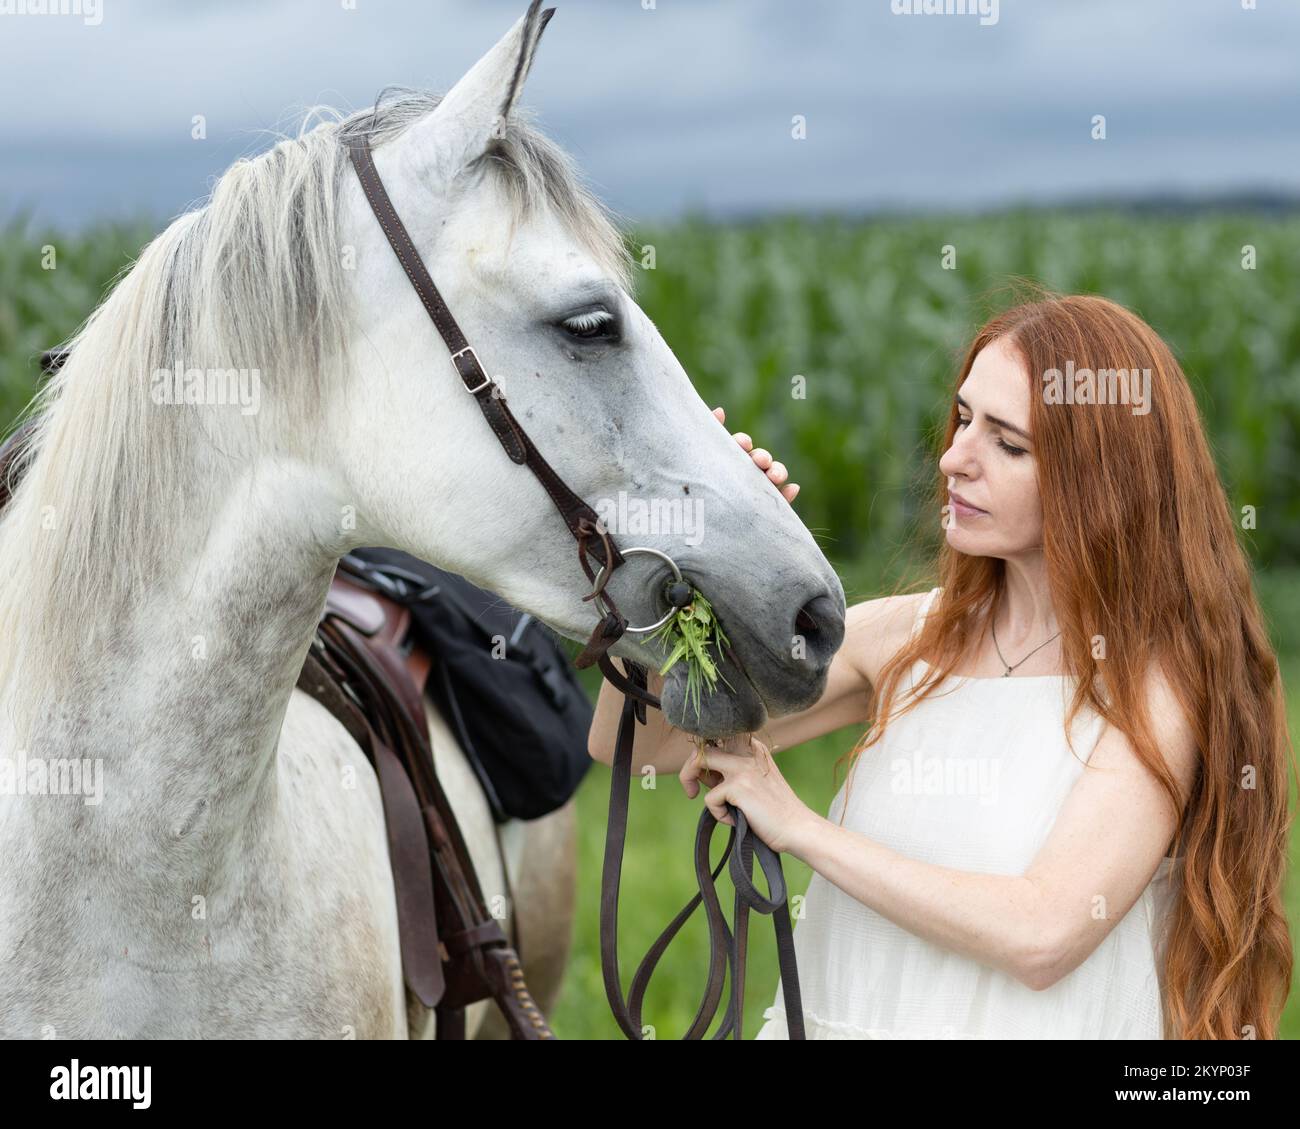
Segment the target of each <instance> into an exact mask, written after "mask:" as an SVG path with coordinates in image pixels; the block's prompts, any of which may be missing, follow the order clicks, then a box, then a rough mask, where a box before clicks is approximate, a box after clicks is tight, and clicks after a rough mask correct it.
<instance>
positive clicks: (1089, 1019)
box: [756, 588, 1175, 1039]
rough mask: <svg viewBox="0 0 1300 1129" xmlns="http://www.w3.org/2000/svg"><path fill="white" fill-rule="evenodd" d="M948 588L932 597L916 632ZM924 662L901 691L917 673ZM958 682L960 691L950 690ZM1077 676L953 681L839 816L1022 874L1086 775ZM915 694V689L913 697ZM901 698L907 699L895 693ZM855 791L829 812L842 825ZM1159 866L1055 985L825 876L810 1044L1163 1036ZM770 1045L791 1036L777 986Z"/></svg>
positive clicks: (893, 843) (810, 930)
mask: <svg viewBox="0 0 1300 1129" xmlns="http://www.w3.org/2000/svg"><path fill="white" fill-rule="evenodd" d="M938 592H939V589H938V588H935V589H933V590H932V591H931V592H930V593H929V594H928V595H927V596H926V598H925V599H924V600H923V601H922V609H921V612H920V614H919V615H918V617H917V622H916V625H915V626H914V627H913V634H915V632H916V630H917V629H918V628H919V626H920V622H921V617H923V616H924V615H925V613H926V612H928V611H929V608H930V605H931V604H932V603H933V601H934V598H935V596H936V594H937V593H938ZM924 665H925V664H924V663H923V662H918V663H917V664H916V665H914V666H913V668H912V670H911V671H910V672H909V674H908V676H907V677H905V679H904V683H903V688H905V687H907V686H908V679H909V678H910V680H911V684H912V685H915V682H916V681H917V680H918V679H919V678H920V676H921V674H922V672H923V668H924ZM949 687H952V689H951V691H950V690H949ZM1072 688H1073V686H1072V680H1071V678H1070V677H1069V676H1067V675H1044V676H1040V677H1023V678H1018V677H1016V676H1015V675H1014V674H1013V675H1012V676H1011V677H1010V678H996V677H995V678H966V677H961V678H950V679H949V680H948V682H947V683H945V684H944V685H941V686H939V687H937V688H936V690H935V691H933V693H937V694H938V695H939V696H938V697H930V698H927V699H926V700H925V701H923V702H922V703H921V704H920V705H919V706H917V707H916V708H915V709H914V710H912V711H911V712H910V713H908V714H906V715H904V716H903V717H901V718H895V719H894V720H893V721H892V722H891V723H890V724H889V725H888V726H887V727H886V730H885V736H884V737H883V738H882V740H881V741H879V742H878V743H877V744H875V745H873V746H872V747H871V748H870V749H868V750H866V751H865V752H864V753H863V754H861V756H860V758H859V759H858V761H857V764H856V765H855V766H854V768H853V772H852V776H851V778H850V780H849V782H848V784H849V800H848V803H849V808H848V812H847V814H846V815H845V818H844V826H845V827H847V828H850V829H851V830H854V831H858V832H860V833H862V834H864V835H866V836H868V837H869V838H871V839H872V840H874V841H876V842H878V843H882V844H884V845H885V846H886V847H889V848H890V849H892V850H895V851H897V852H898V853H899V854H902V855H906V856H907V857H908V858H913V859H919V860H921V861H923V862H930V863H934V864H936V865H939V866H945V867H953V868H956V869H959V870H966V871H976V872H980V873H986V874H1022V873H1024V871H1025V870H1026V869H1027V868H1028V866H1029V864H1030V863H1031V862H1032V861H1033V859H1034V856H1035V855H1036V854H1037V853H1038V851H1039V848H1040V847H1041V846H1042V845H1043V843H1044V842H1045V840H1046V839H1047V837H1048V834H1049V833H1050V831H1051V829H1052V824H1053V823H1054V822H1055V820H1056V816H1057V813H1058V811H1059V810H1060V808H1061V805H1062V803H1063V802H1064V800H1065V797H1066V794H1067V793H1068V792H1069V791H1070V788H1071V786H1072V785H1073V784H1074V783H1075V781H1076V780H1078V779H1079V777H1080V776H1081V775H1082V774H1083V772H1084V771H1085V769H1084V767H1083V765H1082V764H1081V763H1080V760H1079V759H1078V758H1082V759H1083V760H1087V759H1088V758H1089V757H1091V755H1092V750H1093V749H1094V748H1095V746H1096V743H1097V739H1098V738H1099V737H1100V735H1101V731H1102V728H1103V727H1104V724H1105V723H1104V721H1103V719H1102V718H1101V717H1100V716H1099V715H1097V714H1096V713H1095V712H1094V711H1092V710H1089V709H1086V708H1085V709H1084V710H1081V711H1080V713H1079V715H1078V717H1077V718H1076V719H1075V725H1074V729H1073V731H1072V733H1073V740H1074V750H1075V753H1077V755H1078V758H1076V756H1075V755H1074V754H1072V753H1071V751H1070V749H1069V747H1068V745H1067V743H1066V739H1065V731H1064V721H1065V710H1066V706H1067V705H1068V703H1069V696H1070V691H1071V690H1072ZM904 692H905V691H904ZM896 701H897V700H896ZM844 796H845V788H844V787H841V788H840V791H839V794H838V795H837V796H836V797H835V799H834V800H833V801H832V803H831V808H830V811H829V813H828V816H827V818H828V819H830V820H831V822H833V823H834V822H838V821H839V817H840V813H841V810H842V806H843V804H844ZM1173 865H1174V864H1173V860H1171V859H1169V858H1165V859H1163V860H1162V861H1161V863H1160V865H1159V867H1158V868H1157V870H1156V872H1155V875H1154V877H1153V878H1152V880H1151V882H1150V883H1149V884H1148V886H1147V888H1146V890H1145V891H1143V893H1142V896H1141V897H1140V898H1139V899H1138V900H1137V902H1136V903H1134V905H1133V908H1132V909H1131V910H1130V911H1129V912H1128V913H1127V914H1126V915H1125V916H1124V918H1123V919H1122V920H1121V921H1120V922H1119V923H1118V924H1117V925H1116V926H1115V927H1114V929H1113V930H1111V932H1110V933H1109V934H1107V936H1106V939H1105V940H1104V941H1103V942H1102V943H1101V944H1100V945H1099V946H1098V947H1097V948H1096V949H1095V950H1094V951H1093V952H1092V953H1091V954H1090V955H1089V956H1088V958H1087V960H1085V961H1084V962H1083V963H1082V964H1081V965H1080V966H1079V967H1078V968H1076V969H1075V970H1074V971H1073V972H1071V973H1070V974H1069V975H1068V976H1065V977H1063V978H1062V979H1061V980H1059V981H1057V982H1056V983H1055V984H1053V985H1052V986H1051V987H1050V988H1047V989H1046V990H1044V991H1034V990H1033V989H1031V988H1029V987H1026V986H1025V985H1024V984H1022V983H1021V982H1020V981H1018V980H1016V979H1015V978H1014V977H1012V976H1011V975H1010V974H1008V973H1006V972H1002V971H1000V970H999V969H996V968H993V967H990V966H988V965H984V964H981V963H979V962H978V961H976V960H973V959H972V958H970V957H967V956H963V955H961V954H959V953H955V952H952V951H950V950H947V949H944V948H940V947H939V946H938V945H935V944H932V943H931V942H929V941H926V940H923V939H922V938H920V937H917V936H915V935H914V934H912V933H909V932H907V931H906V930H905V929H903V928H901V927H900V926H898V925H895V924H894V923H893V922H892V921H890V920H889V919H887V918H885V917H882V916H881V915H880V914H878V913H876V912H875V911H874V910H872V909H869V908H868V907H867V906H865V905H864V904H863V903H861V902H859V901H857V900H856V899H854V898H852V897H850V896H849V895H848V894H846V893H844V891H842V890H841V889H839V887H837V886H835V885H834V884H833V883H831V882H829V881H827V880H826V879H825V878H823V877H822V876H821V875H820V874H818V873H816V872H814V874H813V876H812V880H811V881H810V883H809V885H808V891H807V894H806V895H805V898H804V903H803V907H802V914H801V915H800V916H799V917H798V918H797V920H796V922H795V928H794V942H795V952H796V956H797V958H798V964H799V988H800V993H801V997H802V1001H803V1008H804V1030H805V1034H806V1036H807V1038H809V1039H893V1038H897V1039H945V1038H947V1039H1159V1038H1162V1037H1163V1025H1162V1018H1161V988H1162V976H1163V948H1164V936H1163V925H1164V924H1165V922H1166V920H1167V912H1168V908H1169V902H1170V899H1171V898H1172V894H1173V883H1174V881H1175V874H1174V871H1173ZM763 1018H764V1019H765V1020H766V1021H767V1022H766V1023H764V1025H763V1027H762V1028H761V1029H760V1031H759V1032H758V1035H757V1036H756V1038H759V1039H787V1038H789V1034H788V1031H787V1029H786V1022H785V1009H784V1006H783V995H782V991H781V987H780V984H779V983H778V986H777V991H776V998H775V1001H774V1003H773V1006H772V1007H770V1008H768V1009H767V1010H766V1011H764V1013H763Z"/></svg>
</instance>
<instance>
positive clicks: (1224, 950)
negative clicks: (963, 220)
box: [837, 290, 1295, 1039]
mask: <svg viewBox="0 0 1300 1129" xmlns="http://www.w3.org/2000/svg"><path fill="white" fill-rule="evenodd" d="M998 339H1004V340H1005V342H1006V343H1008V344H1011V345H1013V346H1014V347H1015V348H1016V350H1017V351H1018V352H1019V354H1020V356H1021V358H1022V359H1023V361H1024V363H1025V365H1026V367H1027V369H1028V372H1029V373H1030V374H1031V379H1034V380H1035V381H1036V383H1035V387H1034V388H1032V389H1031V395H1030V403H1031V405H1032V407H1031V409H1030V422H1029V429H1030V433H1031V434H1032V435H1033V437H1034V452H1035V454H1034V457H1035V460H1036V470H1037V475H1038V487H1039V492H1040V494H1041V500H1042V513H1043V552H1044V557H1045V562H1046V566H1047V576H1048V584H1049V587H1050V592H1051V599H1052V605H1053V607H1054V609H1055V612H1056V618H1057V622H1058V626H1059V628H1060V632H1061V649H1062V656H1063V659H1062V661H1063V663H1064V669H1065V670H1066V671H1067V672H1068V673H1070V674H1072V675H1074V676H1076V678H1077V684H1076V685H1077V688H1076V690H1075V693H1074V696H1073V698H1072V700H1071V703H1070V705H1069V708H1068V710H1067V715H1066V721H1065V724H1066V731H1067V736H1068V732H1069V726H1070V723H1071V722H1072V720H1073V719H1074V717H1075V715H1076V714H1077V713H1078V712H1079V711H1080V710H1081V709H1083V708H1084V707H1085V706H1087V707H1090V708H1091V709H1093V710H1095V711H1096V712H1097V713H1098V714H1099V715H1101V716H1102V717H1103V718H1104V719H1105V720H1106V721H1107V722H1108V723H1109V724H1110V725H1112V726H1114V727H1115V728H1116V729H1118V730H1119V731H1121V732H1123V733H1124V734H1125V735H1126V736H1127V737H1128V739H1129V741H1130V742H1131V743H1132V745H1133V748H1134V750H1135V752H1136V755H1137V756H1138V757H1139V758H1140V759H1141V760H1142V762H1143V763H1144V764H1145V765H1146V766H1147V768H1148V769H1149V770H1150V771H1151V772H1152V774H1153V775H1154V776H1155V777H1156V779H1157V780H1159V782H1160V784H1161V785H1162V787H1163V788H1164V789H1165V791H1166V793H1167V795H1168V797H1169V801H1170V803H1171V804H1172V805H1173V808H1174V810H1175V812H1176V813H1177V830H1176V833H1175V843H1176V849H1175V858H1176V861H1175V869H1176V871H1177V872H1178V873H1179V874H1180V875H1181V881H1178V882H1176V883H1175V889H1176V891H1177V893H1176V896H1175V898H1174V900H1173V902H1172V903H1171V907H1170V919H1169V921H1168V923H1167V928H1168V929H1169V933H1168V938H1167V942H1166V950H1165V957H1166V962H1165V970H1164V985H1165V997H1164V1001H1163V1002H1164V1011H1165V1037H1166V1038H1183V1039H1240V1038H1249V1037H1255V1038H1276V1037H1277V1031H1278V1021H1279V1016H1280V1014H1281V1011H1282V1007H1283V1004H1284V1002H1285V1000H1286V997H1287V994H1288V992H1289V991H1290V986H1291V964H1292V955H1291V934H1290V930H1289V928H1288V925H1287V920H1286V916H1285V914H1284V913H1283V903H1282V887H1283V880H1284V876H1285V870H1286V864H1287V856H1288V839H1289V834H1288V833H1289V828H1290V823H1291V817H1290V813H1289V811H1288V785H1289V780H1290V779H1293V778H1294V777H1295V759H1294V752H1293V750H1292V747H1291V741H1290V736H1289V734H1288V732H1287V721H1286V705H1285V700H1284V697H1283V692H1282V683H1281V678H1280V676H1279V672H1278V663H1277V657H1276V655H1275V654H1274V652H1273V649H1272V646H1271V645H1270V642H1269V638H1268V633H1267V631H1266V630H1265V626H1264V620H1263V617H1262V615H1261V613H1260V609H1259V605H1258V603H1257V602H1256V599H1255V593H1254V591H1253V589H1252V586H1251V570H1250V566H1249V563H1248V561H1247V558H1246V555H1245V553H1244V552H1243V550H1242V547H1241V545H1240V544H1239V542H1238V540H1237V535H1236V522H1235V521H1234V518H1233V514H1232V512H1231V509H1230V507H1229V504H1228V499H1227V496H1226V495H1225V493H1224V490H1223V486H1222V484H1221V483H1220V481H1219V476H1218V472H1217V470H1216V468H1215V464H1214V460H1213V458H1212V457H1211V454H1210V448H1209V445H1208V443H1207V442H1206V438H1205V432H1204V428H1203V427H1202V424H1201V419H1200V415H1199V412H1198V410H1197V406H1196V401H1195V398H1194V397H1193V394H1192V391H1191V389H1190V388H1189V386H1188V383H1187V379H1186V377H1185V376H1184V375H1183V372H1182V370H1181V368H1180V367H1179V365H1178V362H1177V361H1176V360H1175V359H1174V356H1173V354H1172V353H1171V352H1170V350H1169V348H1168V346H1166V344H1165V343H1164V341H1162V340H1161V338H1160V337H1159V335H1158V334H1157V333H1156V332H1155V331H1154V330H1153V329H1152V328H1151V327H1150V326H1149V325H1147V324H1146V323H1145V322H1144V321H1143V320H1142V319H1141V318H1139V317H1137V316H1136V315H1135V314H1133V313H1131V312H1130V311H1128V310H1126V309H1124V308H1123V307H1122V306H1120V305H1117V304H1116V303H1114V302H1111V301H1108V300H1107V299H1105V298H1100V297H1094V296H1084V295H1076V296H1061V295H1056V294H1052V293H1050V292H1046V291H1041V290H1039V291H1037V292H1036V293H1035V295H1034V297H1033V300H1030V301H1024V302H1020V303H1019V304H1017V305H1015V306H1013V307H1012V308H1010V309H1008V310H1006V311H1005V312H1003V313H1000V314H998V315H996V316H995V317H993V318H992V319H991V320H989V321H988V322H987V323H986V324H985V325H984V326H983V328H981V329H980V330H979V332H978V333H977V334H976V336H975V338H974V340H973V341H972V342H971V344H970V346H969V348H968V349H967V351H966V356H965V360H964V362H963V363H962V365H961V368H960V371H959V372H958V374H957V380H956V383H955V385H954V391H955V390H956V389H957V388H960V387H961V384H962V382H963V381H964V380H965V379H966V376H967V374H968V373H969V372H970V369H971V365H972V364H973V363H974V360H975V357H976V355H977V354H978V353H979V352H980V350H981V349H983V348H984V347H985V346H987V345H988V344H989V343H991V342H993V341H995V340H998ZM1067 360H1070V361H1073V363H1074V366H1075V369H1076V370H1077V369H1079V368H1089V369H1091V370H1093V372H1097V371H1098V370H1101V369H1119V368H1127V369H1130V370H1133V369H1136V370H1139V371H1140V370H1142V369H1150V371H1151V387H1150V405H1151V406H1150V411H1149V412H1148V413H1147V414H1145V415H1139V414H1134V412H1133V411H1132V410H1131V407H1130V406H1129V405H1126V404H1109V405H1094V404H1089V405H1082V404H1077V403H1076V404H1048V403H1045V402H1044V397H1043V395H1042V394H1041V393H1040V391H1039V389H1040V385H1038V384H1037V381H1038V380H1041V379H1042V376H1041V374H1044V373H1047V372H1048V371H1049V370H1052V369H1057V370H1062V371H1064V370H1065V369H1066V362H1067ZM957 420H958V412H957V404H956V397H955V396H954V398H953V404H952V408H951V411H950V412H949V416H948V422H947V428H946V432H945V434H944V438H943V446H942V448H941V450H947V449H948V447H949V446H951V444H952V440H953V435H954V433H955V432H956V429H957ZM947 493H948V491H947V479H946V477H945V476H944V475H943V474H942V473H940V474H939V476H938V482H937V490H936V500H937V509H936V512H938V509H940V508H941V507H943V506H944V505H945V504H946V503H947ZM1004 567H1005V566H1004V563H1003V562H1002V561H1001V560H999V559H996V558H989V557H974V556H967V555H963V554H961V553H958V552H955V551H954V550H952V549H951V548H950V547H949V546H948V545H947V544H946V542H944V543H943V544H942V545H941V547H940V549H939V553H938V560H937V562H936V566H935V569H934V575H935V577H936V583H938V584H941V585H942V586H943V591H942V593H940V597H939V598H938V599H937V600H936V601H935V603H934V606H933V607H932V608H931V611H930V614H929V615H928V616H927V617H926V620H925V622H924V624H923V626H922V628H921V630H920V631H918V632H917V633H916V635H915V636H914V637H913V638H912V639H911V640H910V641H909V642H908V643H907V644H906V645H905V646H904V647H903V648H902V649H901V650H900V651H899V652H898V653H897V654H895V655H894V656H893V657H892V658H891V659H890V660H889V662H888V663H886V665H885V666H884V668H883V670H882V671H881V675H880V677H879V679H878V685H877V686H876V687H875V688H874V689H873V693H872V698H873V706H874V716H875V719H876V720H875V722H874V723H873V725H872V728H871V729H870V730H869V731H868V732H867V733H866V734H865V735H864V736H863V738H862V739H861V740H860V741H859V742H858V743H857V744H856V745H855V746H854V748H853V749H851V750H850V751H849V753H847V754H845V757H846V758H847V760H848V764H849V768H850V769H851V768H852V765H853V763H854V762H855V761H856V759H857V757H858V755H860V754H861V753H862V752H863V751H864V750H865V749H867V748H870V747H871V746H872V745H874V744H875V743H876V742H878V741H879V740H880V739H881V737H882V736H883V735H884V732H885V728H886V726H887V724H888V721H889V719H890V718H891V717H893V716H896V715H895V714H894V712H893V711H894V707H895V696H896V694H897V692H898V690H899V687H900V682H901V679H902V676H903V674H904V673H905V672H906V671H908V670H909V669H910V668H911V667H912V665H913V664H914V663H915V662H916V661H917V660H918V659H921V658H924V659H925V660H926V662H927V664H929V669H927V671H926V674H925V677H924V678H922V679H921V680H920V682H919V683H918V685H917V688H916V690H915V692H914V693H913V694H911V695H909V698H908V702H907V704H906V705H905V706H903V708H902V709H900V710H899V711H898V712H899V714H901V713H905V712H907V711H908V710H910V709H913V708H915V706H916V705H917V704H918V703H919V702H920V701H921V700H922V699H924V698H925V697H927V696H928V695H929V693H930V692H931V691H932V690H934V689H935V688H936V687H937V686H938V685H939V684H940V683H941V682H942V681H943V680H944V679H945V678H946V677H947V676H948V675H949V674H950V673H952V672H953V671H954V669H955V668H956V666H957V664H958V662H959V660H960V659H961V658H962V656H963V655H965V654H967V653H968V650H969V649H970V648H972V647H973V646H974V645H975V644H976V643H977V642H978V640H979V639H980V637H981V636H982V634H983V631H984V625H985V624H986V623H987V622H988V617H991V616H993V615H995V614H996V612H997V609H998V605H999V601H1000V600H1001V599H1003V598H1004V597H1003V571H1004ZM1098 636H1100V637H1102V638H1103V639H1104V640H1105V647H1104V655H1105V657H1104V658H1096V657H1094V653H1095V650H1096V648H1094V645H1093V640H1094V639H1096V637H1098ZM1156 663H1159V664H1160V665H1161V667H1162V669H1163V670H1164V672H1165V673H1166V676H1167V678H1168V680H1169V683H1170V685H1171V687H1172V688H1173V690H1174V691H1175V692H1176V693H1177V695H1178V697H1179V699H1180V701H1181V704H1182V707H1183V710H1184V711H1185V715H1186V717H1187V719H1188V721H1189V723H1190V724H1191V726H1192V728H1193V730H1194V732H1195V734H1196V739H1197V747H1198V752H1199V759H1200V767H1199V772H1198V775H1197V779H1196V782H1195V784H1194V786H1193V788H1192V791H1191V794H1190V796H1181V795H1179V791H1180V789H1179V787H1178V784H1177V781H1176V779H1175V777H1174V775H1173V773H1172V772H1171V771H1170V769H1169V767H1168V766H1167V765H1166V763H1165V761H1164V758H1163V756H1162V755H1161V753H1160V751H1159V750H1158V748H1157V747H1156V745H1155V743H1154V741H1153V739H1152V734H1151V727H1150V719H1149V717H1148V713H1147V708H1146V699H1145V693H1144V690H1145V687H1146V686H1147V685H1148V682H1147V678H1146V676H1147V675H1148V673H1149V672H1150V671H1151V670H1152V668H1153V664H1156ZM1085 675H1086V677H1085ZM844 759H845V758H841V761H840V762H837V765H838V764H839V763H841V762H843V761H844ZM850 783H851V780H850ZM847 806H848V805H847V803H846V804H845V805H844V806H843V809H842V810H846V809H847ZM841 818H842V816H841Z"/></svg>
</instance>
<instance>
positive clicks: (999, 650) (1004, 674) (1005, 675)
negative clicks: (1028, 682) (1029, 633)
mask: <svg viewBox="0 0 1300 1129" xmlns="http://www.w3.org/2000/svg"><path fill="white" fill-rule="evenodd" d="M989 630H990V631H991V632H992V633H993V647H994V649H995V650H996V651H997V653H998V658H999V659H1001V660H1002V665H1003V666H1006V667H1007V669H1006V670H1005V671H1003V672H1002V677H1003V678H1010V677H1011V672H1012V671H1013V670H1015V669H1016V666H1022V665H1024V662H1025V659H1028V658H1029V657H1030V655H1034V654H1036V653H1037V652H1039V651H1041V650H1042V649H1043V648H1044V647H1046V646H1047V643H1050V642H1051V641H1052V639H1055V638H1056V635H1060V634H1061V633H1060V632H1059V631H1058V632H1057V633H1056V635H1053V636H1052V639H1049V640H1047V643H1039V644H1038V646H1037V647H1035V648H1034V649H1033V650H1032V651H1030V652H1029V654H1028V655H1026V656H1025V658H1023V659H1021V660H1020V662H1018V663H1016V666H1007V660H1006V659H1005V658H1003V655H1002V648H1001V647H999V646H998V630H997V628H996V627H994V626H993V621H992V620H990V621H989Z"/></svg>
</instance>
